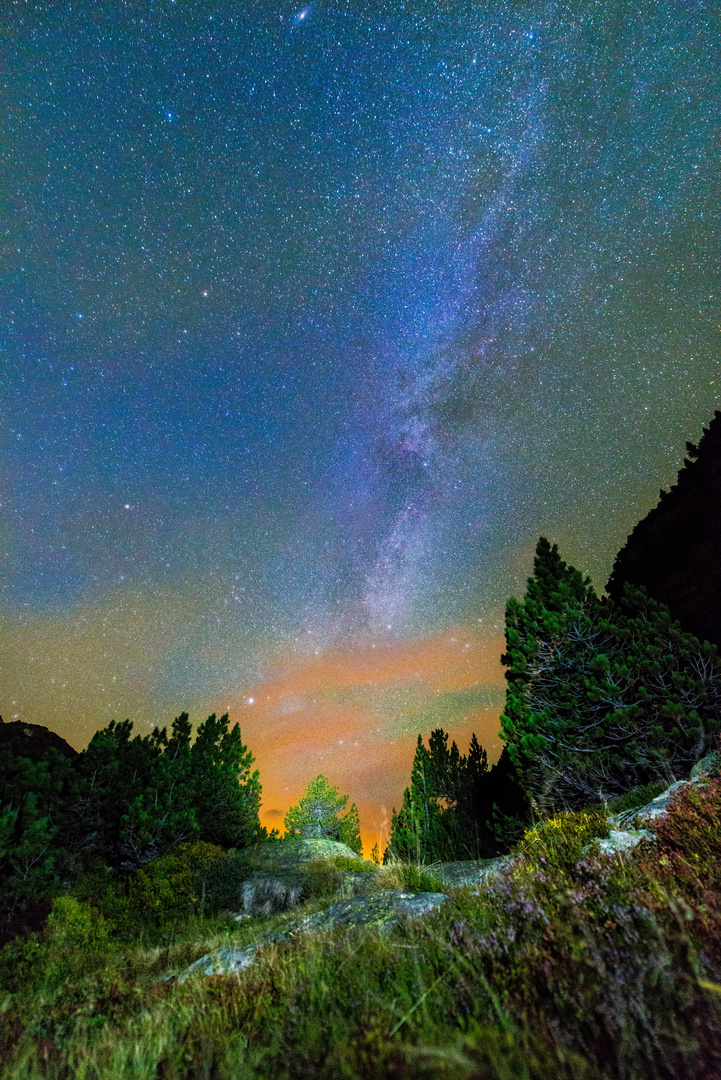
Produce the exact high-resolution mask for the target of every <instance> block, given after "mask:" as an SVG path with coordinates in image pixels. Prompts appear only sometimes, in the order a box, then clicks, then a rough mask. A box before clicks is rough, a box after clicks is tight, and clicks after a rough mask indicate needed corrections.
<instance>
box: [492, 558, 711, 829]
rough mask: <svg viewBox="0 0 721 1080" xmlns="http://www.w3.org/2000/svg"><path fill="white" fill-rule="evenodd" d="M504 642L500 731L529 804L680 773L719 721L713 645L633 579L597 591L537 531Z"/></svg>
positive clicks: (544, 809) (545, 808)
mask: <svg viewBox="0 0 721 1080" xmlns="http://www.w3.org/2000/svg"><path fill="white" fill-rule="evenodd" d="M506 642H507V650H506V654H505V656H504V657H503V661H504V663H505V664H506V665H507V666H508V671H507V673H506V678H507V680H508V691H507V696H506V708H505V711H504V713H503V714H502V716H501V733H502V735H503V737H504V739H505V741H506V744H507V749H508V754H509V758H510V760H511V762H512V764H513V766H514V768H515V770H516V775H517V777H518V779H519V782H520V783H521V785H522V787H523V788H524V790H525V791H526V793H527V795H528V797H529V799H530V800H531V801H532V802H533V803H535V805H536V807H537V809H538V810H539V812H541V813H548V812H552V811H555V810H558V809H563V808H574V807H578V806H582V805H584V804H587V803H590V802H596V801H598V800H599V798H603V797H608V796H613V795H618V794H621V793H623V792H624V791H627V790H628V789H629V788H632V787H634V786H636V785H639V784H644V783H649V782H652V781H659V780H662V781H669V782H670V781H671V780H672V779H673V778H674V777H681V776H685V775H686V774H687V772H688V770H689V769H690V767H691V766H692V765H693V764H694V762H695V761H696V760H698V758H699V757H700V756H701V755H702V754H703V753H704V751H705V749H707V748H708V747H709V746H710V745H711V742H712V739H713V736H714V734H715V733H716V732H717V731H718V730H719V727H720V726H721V665H720V662H719V657H718V654H717V652H716V650H715V649H714V648H713V647H712V646H710V645H708V644H701V643H700V642H699V641H698V640H697V639H696V638H694V637H692V636H691V635H690V634H685V633H683V632H682V630H681V628H680V627H679V625H678V623H676V622H674V620H673V619H672V618H671V616H670V614H669V612H668V610H667V609H666V608H664V607H663V606H662V605H660V604H658V603H656V602H655V601H652V600H649V598H648V597H647V596H646V595H645V593H643V592H642V591H641V590H638V589H632V588H630V587H627V588H626V589H625V591H624V592H623V594H622V596H621V598H620V600H619V601H618V602H617V603H614V602H613V601H611V600H610V599H608V598H599V597H598V596H597V595H596V593H595V592H594V590H593V588H592V586H591V583H590V580H589V579H588V578H585V579H584V578H583V577H582V575H581V574H580V573H579V572H578V571H577V570H576V569H574V567H572V566H568V565H567V564H566V563H565V562H564V561H563V560H562V559H561V558H560V556H559V554H558V549H557V547H556V545H555V544H554V545H553V547H551V545H550V544H549V542H548V540H546V539H545V538H544V537H541V539H540V540H539V543H538V547H537V549H536V558H535V562H534V575H533V577H532V578H530V579H529V581H528V588H527V591H526V595H525V597H524V599H523V601H522V602H520V603H519V602H518V601H517V600H514V599H512V600H510V601H509V603H508V606H507V610H506Z"/></svg>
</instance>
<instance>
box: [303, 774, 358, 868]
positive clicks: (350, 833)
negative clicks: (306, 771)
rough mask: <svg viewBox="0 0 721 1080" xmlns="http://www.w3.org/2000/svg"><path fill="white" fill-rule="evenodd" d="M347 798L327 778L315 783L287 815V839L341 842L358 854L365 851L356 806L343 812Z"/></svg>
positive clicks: (318, 777) (317, 779)
mask: <svg viewBox="0 0 721 1080" xmlns="http://www.w3.org/2000/svg"><path fill="white" fill-rule="evenodd" d="M347 802H348V796H347V795H339V794H338V788H337V787H333V786H331V784H330V783H329V781H328V779H327V777H325V776H323V775H320V776H316V778H315V780H311V782H310V783H309V784H308V787H307V788H306V790H305V794H304V795H302V796H301V798H300V799H299V800H298V802H297V804H296V805H295V806H291V807H290V809H289V810H288V813H287V814H286V815H285V822H284V824H285V829H286V837H287V838H289V839H292V838H295V837H297V838H299V839H304V840H339V841H340V842H341V843H343V844H347V845H348V847H350V848H352V849H353V851H356V852H357V853H358V854H360V852H361V850H362V849H361V839H360V824H359V821H358V809H357V807H356V805H355V803H352V804H351V807H350V810H348V812H347V813H346V814H344V813H343V811H344V810H345V807H346V804H347Z"/></svg>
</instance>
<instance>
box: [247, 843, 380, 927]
mask: <svg viewBox="0 0 721 1080" xmlns="http://www.w3.org/2000/svg"><path fill="white" fill-rule="evenodd" d="M333 860H338V861H340V862H342V863H343V864H345V865H346V866H350V865H352V864H355V866H356V867H357V870H345V869H343V870H341V869H338V868H337V867H336V866H335V865H334V862H333ZM240 863H241V867H240V869H241V873H240V875H239V878H238V900H239V902H240V904H241V905H242V910H243V913H244V914H246V915H255V916H263V915H272V914H275V913H277V912H281V911H287V910H288V909H289V908H293V907H296V906H297V905H298V904H300V903H302V902H304V901H306V900H308V899H311V898H312V897H313V896H318V895H321V894H323V893H333V892H337V891H339V890H341V889H346V890H347V891H348V892H355V891H356V890H358V889H360V888H362V886H363V884H364V882H365V881H366V880H367V878H368V877H370V876H372V872H373V871H374V870H375V865H374V864H373V863H370V862H367V861H366V860H365V859H362V858H361V857H360V856H359V855H356V853H355V852H354V851H352V850H351V848H349V847H348V846H347V845H346V844H341V843H339V842H338V841H337V840H277V841H269V842H268V843H265V844H258V845H256V846H255V847H251V848H246V849H245V850H244V851H243V852H242V854H241V858H240Z"/></svg>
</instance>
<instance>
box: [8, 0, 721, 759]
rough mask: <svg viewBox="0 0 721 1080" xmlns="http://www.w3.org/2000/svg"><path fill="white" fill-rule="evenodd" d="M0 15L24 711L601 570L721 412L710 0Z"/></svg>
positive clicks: (159, 706) (191, 697)
mask: <svg viewBox="0 0 721 1080" xmlns="http://www.w3.org/2000/svg"><path fill="white" fill-rule="evenodd" d="M4 12H5V15H4V24H5V30H6V33H5V35H4V44H3V46H2V69H1V73H0V77H1V79H2V93H3V113H4V120H3V129H4V131H5V139H4V150H3V165H2V176H3V179H2V195H3V204H4V207H5V213H4V215H3V216H4V222H5V224H4V225H3V234H2V235H3V252H2V266H3V270H2V274H3V282H2V285H3V288H2V312H1V314H2V320H3V330H2V354H1V355H2V387H3V406H4V408H3V417H4V419H3V447H4V450H3V453H4V458H5V469H4V475H5V479H4V481H3V484H4V488H3V507H2V513H3V519H2V533H1V534H0V535H1V536H2V541H3V547H4V549H5V551H6V553H7V554H6V565H5V573H4V583H3V594H2V620H3V626H4V631H5V634H6V637H7V642H8V644H7V648H6V656H7V657H8V658H9V661H8V662H7V663H6V666H5V672H4V675H3V678H4V679H6V680H7V681H6V687H7V690H6V696H7V698H8V700H7V701H5V700H3V701H2V703H1V704H0V708H2V710H3V715H5V716H6V718H7V716H8V715H16V714H17V715H21V716H23V717H25V718H26V719H28V720H35V721H37V722H46V723H50V726H53V721H55V726H56V727H58V729H62V731H63V733H64V734H72V733H73V732H74V733H75V738H76V741H77V742H82V739H83V738H86V737H87V735H88V734H89V732H90V731H92V730H94V728H95V727H98V726H102V725H103V724H105V723H106V722H107V721H108V720H109V719H111V718H118V717H120V716H125V715H129V716H130V717H131V718H134V719H136V720H139V721H140V720H142V722H143V723H146V722H148V721H149V720H150V719H151V718H152V717H157V718H158V719H164V718H165V714H166V713H172V712H173V710H175V711H176V712H177V711H179V710H180V709H181V708H183V707H187V706H190V707H192V706H193V705H194V706H196V707H197V708H199V709H201V710H202V708H204V707H205V705H206V704H208V705H214V703H217V702H219V701H220V700H221V699H222V698H223V697H224V696H227V697H228V699H229V701H231V702H232V701H236V700H242V698H243V694H244V693H245V692H246V689H247V687H248V686H251V685H256V683H258V681H260V683H261V684H262V682H263V680H264V679H265V678H267V669H268V665H269V664H271V663H274V662H276V661H277V660H278V658H282V657H290V656H295V657H297V658H302V657H303V656H305V655H313V656H316V655H319V654H321V653H323V652H324V651H327V650H329V649H341V650H343V649H345V650H352V649H353V648H354V647H355V644H356V643H357V642H359V641H363V642H367V641H369V640H371V639H372V640H373V641H374V642H375V643H376V644H377V646H378V648H383V647H384V645H385V646H387V645H388V644H389V643H393V642H396V643H397V642H398V641H406V640H410V639H413V640H416V639H417V638H419V637H422V636H423V635H432V634H435V633H444V632H446V631H450V630H451V629H452V628H453V627H456V626H471V625H472V626H474V627H476V631H475V632H479V633H481V634H483V633H486V631H487V632H488V634H489V635H491V636H492V635H493V634H495V633H496V632H497V628H498V627H499V626H501V625H502V614H503V604H504V601H505V599H506V597H507V596H508V595H509V593H510V592H514V591H515V592H518V591H519V590H522V588H523V582H524V579H525V577H526V575H527V574H528V573H529V572H530V568H531V556H532V551H533V546H534V544H535V541H536V539H537V537H538V535H539V534H540V533H544V534H547V535H549V536H550V537H551V538H552V539H554V540H557V541H558V542H559V544H560V546H561V550H562V553H563V554H564V556H565V557H566V558H569V559H571V560H572V561H573V562H575V563H576V564H577V565H578V566H579V567H580V568H581V569H583V570H584V571H589V572H590V573H591V574H592V575H593V577H594V580H595V581H596V583H597V584H598V585H599V586H600V585H602V584H603V582H604V581H605V578H606V576H607V574H608V572H609V570H610V565H611V561H612V558H613V555H614V553H615V551H616V550H617V549H618V548H619V547H620V546H621V544H622V543H623V541H624V539H625V537H626V535H627V533H628V532H629V531H630V528H631V527H632V526H633V524H634V523H635V521H636V520H638V518H639V517H640V516H642V515H643V514H644V513H645V512H646V511H647V510H648V509H649V508H650V506H651V505H653V503H654V501H655V498H656V496H657V493H658V489H659V487H661V486H668V484H669V483H670V482H671V481H672V479H673V477H674V475H675V472H676V470H677V468H678V467H679V466H680V464H681V460H682V457H683V447H684V442H685V440H686V439H687V438H692V439H697V438H698V436H699V435H700V431H701V427H702V425H703V424H704V423H705V422H707V420H708V419H709V418H710V416H711V415H712V413H713V409H714V408H715V407H718V405H719V398H720V397H721V395H720V394H719V386H720V385H721V384H720V383H719V365H718V324H719V303H718V286H719V266H720V265H721V263H720V262H719V249H718V209H719V198H718V196H719V184H718V175H719V172H718V170H719V155H718V144H717V143H715V142H714V138H715V137H716V138H717V136H718V126H717V125H718V105H719V88H718V70H719V59H720V52H719V30H718V21H717V11H716V12H715V11H714V9H713V7H712V5H711V4H708V3H701V2H699V3H693V2H688V3H681V2H678V3H672V2H668V0H653V2H641V3H639V4H634V5H627V4H618V3H604V2H590V0H589V2H586V3H584V2H580V3H573V4H570V3H569V4H564V3H560V2H543V3H541V2H535V3H534V2H524V3H518V4H512V5H507V4H505V3H504V4H501V3H486V4H478V3H474V4H469V3H445V4H438V3H411V2H407V3H403V2H398V0H395V2H393V3H390V2H389V3H381V2H378V3H352V2H350V0H348V2H336V3H331V2H328V3H320V2H314V3H309V4H307V5H306V6H303V5H300V4H298V5H295V6H294V5H292V4H289V3H285V2H283V0H279V2H277V3H275V2H272V0H267V2H264V3H262V4H259V3H255V4H248V5H243V4H237V3H230V2H215V3H213V2H196V0H184V2H183V3H174V2H171V0H143V2H140V0H138V2H127V3H108V2H105V0H92V2H90V0H88V2H86V3H80V2H67V0H59V2H54V3H52V4H48V3H45V2H43V3H31V2H16V3H9V4H6V5H5V8H4ZM139 612H142V614H138V613H139ZM133 613H135V614H133ZM134 620H135V622H134ZM479 620H480V622H479ZM100 626H104V627H106V630H103V631H101V630H99V629H98V628H99V627H100ZM110 627H112V634H111V629H110ZM478 628H480V629H478ZM106 632H107V634H109V635H111V637H110V638H108V640H107V642H106V644H105V645H103V646H102V647H101V646H100V645H99V644H98V643H99V642H102V641H103V640H104V634H105V633H106ZM112 635H115V636H112ZM111 638H112V640H111ZM29 642H33V644H28V643H29ZM138 650H139V651H138ZM143 665H144V666H143ZM141 670H142V672H143V674H142V678H140V676H139V673H140V671H141ZM62 672H65V675H62ZM68 672H71V673H72V675H71V676H68V674H67V673H68ZM63 679H65V689H64V690H63V694H64V696H62V695H59V690H57V689H53V688H57V687H59V686H60V685H61V683H62V681H63ZM51 680H54V681H51ZM111 682H112V683H113V686H112V692H111V690H110V683H111ZM73 694H75V697H73ZM160 714H163V715H162V716H161V715H160ZM464 715H465V714H464ZM461 719H462V717H461Z"/></svg>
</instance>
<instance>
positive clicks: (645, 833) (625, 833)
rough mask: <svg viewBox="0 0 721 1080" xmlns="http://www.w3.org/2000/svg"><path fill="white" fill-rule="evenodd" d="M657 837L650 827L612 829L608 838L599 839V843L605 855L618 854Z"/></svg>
mask: <svg viewBox="0 0 721 1080" xmlns="http://www.w3.org/2000/svg"><path fill="white" fill-rule="evenodd" d="M655 839H656V838H655V836H654V835H653V833H652V832H649V830H648V829H611V832H610V835H609V837H608V839H607V840H599V841H598V843H599V845H600V848H601V851H602V852H603V853H604V854H605V855H618V854H619V853H620V852H625V851H631V849H632V848H635V847H636V846H637V844H640V843H641V841H642V840H655Z"/></svg>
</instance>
